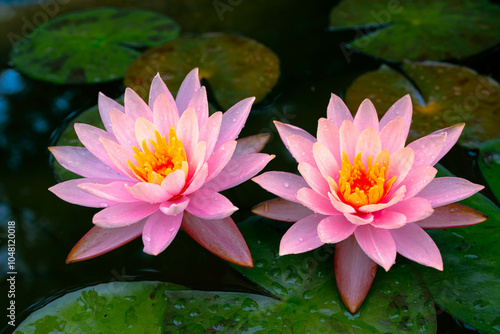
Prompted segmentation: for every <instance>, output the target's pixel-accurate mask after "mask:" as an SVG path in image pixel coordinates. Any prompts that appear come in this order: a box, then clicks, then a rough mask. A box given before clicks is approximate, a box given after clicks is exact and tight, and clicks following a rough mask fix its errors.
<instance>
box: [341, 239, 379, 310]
mask: <svg viewBox="0 0 500 334" xmlns="http://www.w3.org/2000/svg"><path fill="white" fill-rule="evenodd" d="M334 262H335V281H336V282H337V288H338V289H339V293H340V297H341V298H342V301H343V302H344V304H345V306H346V307H347V309H348V310H349V312H351V313H352V314H354V313H356V312H357V311H358V310H359V308H360V307H361V304H363V301H364V300H365V298H366V295H367V294H368V291H370V287H371V285H372V282H373V279H374V278H375V273H376V272H377V267H378V266H377V264H376V263H375V262H373V261H372V260H371V259H370V258H369V257H368V256H366V254H365V253H364V252H363V250H362V249H361V247H359V245H358V243H357V241H356V238H355V237H354V236H351V237H349V238H347V239H346V240H344V241H341V242H339V243H338V244H336V245H335V257H334Z"/></svg>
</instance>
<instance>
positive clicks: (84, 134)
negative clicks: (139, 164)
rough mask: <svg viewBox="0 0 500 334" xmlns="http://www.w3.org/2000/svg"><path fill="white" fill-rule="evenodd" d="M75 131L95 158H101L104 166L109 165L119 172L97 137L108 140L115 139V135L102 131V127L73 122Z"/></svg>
mask: <svg viewBox="0 0 500 334" xmlns="http://www.w3.org/2000/svg"><path fill="white" fill-rule="evenodd" d="M110 126H111V123H110ZM75 132H76V134H77V136H78V139H79V140H80V142H81V143H82V144H83V146H85V147H86V148H87V149H88V150H89V151H90V153H92V154H93V155H94V156H95V157H96V158H97V159H99V160H101V161H102V162H103V163H104V164H105V165H106V166H109V167H111V168H112V169H114V170H115V171H117V172H119V173H120V174H121V172H120V169H119V168H118V167H116V166H115V165H114V164H113V162H112V161H111V159H110V158H109V156H108V153H107V152H106V150H105V149H104V146H103V145H102V143H101V141H100V140H99V138H106V139H108V140H110V141H115V140H116V137H115V136H114V135H112V134H110V133H108V132H106V131H103V130H102V129H99V128H96V127H95V126H92V125H88V124H83V123H75Z"/></svg>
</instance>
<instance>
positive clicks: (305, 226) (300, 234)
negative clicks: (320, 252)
mask: <svg viewBox="0 0 500 334" xmlns="http://www.w3.org/2000/svg"><path fill="white" fill-rule="evenodd" d="M324 218H325V216H322V215H318V214H312V215H310V216H307V217H305V218H303V219H301V220H299V221H297V222H296V223H295V224H293V225H292V227H290V228H289V229H288V231H286V233H285V234H284V235H283V238H281V242H280V250H279V255H280V256H283V255H288V254H299V253H304V252H308V251H310V250H313V249H315V248H318V247H320V246H321V245H323V244H324V243H323V242H322V241H321V240H320V239H319V237H318V224H319V222H320V221H321V220H322V219H324Z"/></svg>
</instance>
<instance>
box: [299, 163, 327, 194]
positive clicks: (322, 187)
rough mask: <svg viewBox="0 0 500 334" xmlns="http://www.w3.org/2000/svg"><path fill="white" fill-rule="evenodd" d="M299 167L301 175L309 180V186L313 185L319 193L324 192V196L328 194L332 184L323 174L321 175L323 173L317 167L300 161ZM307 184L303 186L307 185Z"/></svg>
mask: <svg viewBox="0 0 500 334" xmlns="http://www.w3.org/2000/svg"><path fill="white" fill-rule="evenodd" d="M298 169H299V172H300V175H302V176H303V177H304V180H305V181H306V182H307V185H309V187H311V188H312V189H313V190H314V191H316V192H317V193H318V194H322V195H323V196H324V195H325V194H328V192H329V191H330V186H329V185H328V182H327V181H326V180H325V178H324V177H323V175H321V173H320V172H319V171H318V170H317V169H316V168H314V167H312V166H311V165H309V164H308V163H307V162H301V163H299V167H298ZM307 185H305V186H302V187H307ZM302 187H301V188H302ZM299 189H300V188H299Z"/></svg>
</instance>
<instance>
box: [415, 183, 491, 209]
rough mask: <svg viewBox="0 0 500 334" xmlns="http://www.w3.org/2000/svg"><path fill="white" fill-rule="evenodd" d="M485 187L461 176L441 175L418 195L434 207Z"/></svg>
mask: <svg viewBox="0 0 500 334" xmlns="http://www.w3.org/2000/svg"><path fill="white" fill-rule="evenodd" d="M483 188H484V187H483V186H482V185H479V184H475V183H472V182H470V181H467V180H466V179H462V178H459V177H439V178H437V179H434V180H432V182H430V183H429V184H428V185H427V186H426V187H425V188H424V189H422V190H421V191H420V192H419V193H418V197H423V198H425V199H427V200H428V201H429V202H430V203H431V205H432V207H433V208H434V207H438V206H442V205H445V204H449V203H453V202H457V201H460V200H463V199H464V198H467V197H470V196H472V195H474V194H475V193H477V192H478V191H480V190H482V189H483Z"/></svg>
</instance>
